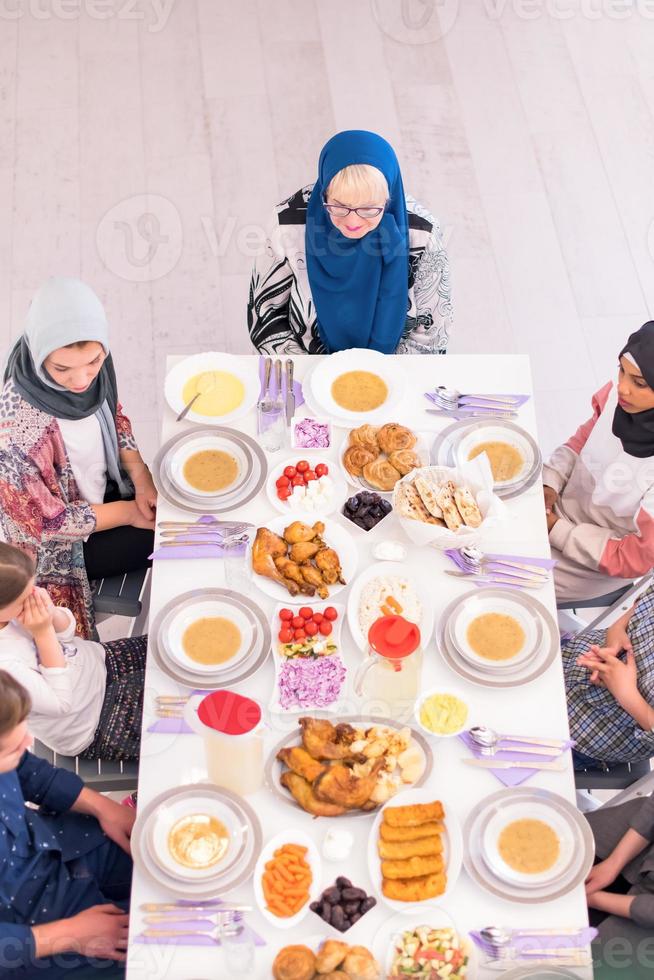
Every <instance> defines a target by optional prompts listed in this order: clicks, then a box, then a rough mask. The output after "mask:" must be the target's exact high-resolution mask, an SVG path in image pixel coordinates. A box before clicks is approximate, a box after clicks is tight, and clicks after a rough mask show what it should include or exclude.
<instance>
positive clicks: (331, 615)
mask: <svg viewBox="0 0 654 980" xmlns="http://www.w3.org/2000/svg"><path fill="white" fill-rule="evenodd" d="M323 616H324V617H325V619H328V620H329V621H330V622H331V623H333V622H334V620H335V619H338V613H337V612H336V610H335V609H334V607H333V606H327V608H326V609H324V610H323Z"/></svg>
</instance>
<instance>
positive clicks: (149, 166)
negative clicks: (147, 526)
mask: <svg viewBox="0 0 654 980" xmlns="http://www.w3.org/2000/svg"><path fill="white" fill-rule="evenodd" d="M650 7H651V4H647V3H642V4H641V3H635V2H634V3H633V4H631V5H629V4H624V3H615V2H612V0H555V2H552V0H548V2H545V0H543V3H542V5H540V6H539V4H538V3H534V2H533V0H528V2H527V0H275V2H271V0H134V2H133V0H110V2H109V3H106V2H104V0H103V2H102V3H98V2H96V0H78V2H77V4H75V3H71V2H69V0H67V2H66V3H59V2H56V0H38V2H37V0H16V2H14V3H12V4H4V5H3V8H2V12H0V216H1V220H0V268H1V269H2V276H1V277H0V324H1V325H2V326H1V327H0V330H1V332H0V347H2V351H3V352H4V350H5V349H6V347H7V345H8V344H9V342H10V341H11V340H12V338H15V337H16V336H17V335H18V334H19V333H20V331H21V329H22V324H23V320H24V317H25V313H26V310H27V306H28V303H29V300H30V297H31V296H32V294H33V292H34V290H35V288H36V287H37V286H38V284H39V283H40V282H41V281H42V280H43V278H44V277H46V276H48V275H51V274H53V273H59V274H72V275H79V276H82V277H83V278H84V279H86V280H87V281H88V282H89V283H90V284H91V285H92V286H93V287H94V288H95V289H96V290H97V291H98V292H99V294H100V295H101V296H102V298H103V300H104V302H105V303H106V306H107V309H108V311H109V315H110V318H111V325H112V335H113V347H114V352H115V359H116V361H117V363H118V367H119V379H120V388H121V397H122V400H123V402H124V404H125V406H126V408H127V410H128V412H129V414H130V415H131V416H132V418H133V419H134V421H135V425H136V429H137V435H138V436H139V437H140V440H141V442H142V444H143V446H144V447H145V449H146V452H147V453H148V454H151V453H152V451H153V449H154V447H155V445H156V439H157V432H158V424H157V422H156V418H157V399H158V398H159V397H160V392H161V388H162V384H161V381H162V367H163V363H164V357H165V355H166V353H168V352H170V351H197V350H202V349H207V348H214V349H215V348H218V349H224V350H228V351H236V352H246V351H248V350H249V342H248V337H247V331H246V326H245V303H246V293H247V283H248V273H249V268H250V265H251V261H252V258H251V256H252V251H253V248H255V247H256V242H257V241H258V240H259V238H260V236H261V230H262V228H265V226H266V224H267V220H268V215H269V213H270V208H271V206H272V204H273V203H274V202H275V201H277V200H279V199H281V198H282V197H284V196H286V195H288V194H289V193H291V192H292V191H294V190H295V189H296V188H297V187H299V186H300V185H301V184H303V183H307V182H309V181H311V180H313V179H314V177H315V172H316V166H317V158H318V153H319V151H320V148H321V146H322V144H323V142H324V141H325V140H326V139H327V138H328V137H329V136H330V135H331V134H333V133H334V132H336V131H337V130H340V129H345V128H351V127H359V128H367V129H373V130H377V131H378V132H380V133H382V134H383V135H384V136H386V137H387V138H388V139H389V140H390V141H391V142H392V143H393V145H394V146H395V147H396V149H397V151H398V154H399V157H400V161H401V164H402V169H403V174H404V183H405V187H406V188H407V189H408V190H410V191H411V192H412V193H413V194H415V195H416V196H417V197H418V198H419V199H421V200H422V201H424V202H425V204H427V205H428V206H429V207H430V208H431V209H432V210H433V211H434V212H435V213H436V214H437V215H438V216H439V218H440V220H441V223H442V225H443V227H444V229H445V232H446V236H447V241H448V247H449V251H450V256H451V265H452V279H453V289H454V300H455V307H456V329H455V334H454V338H453V342H452V348H451V349H452V350H453V351H454V352H457V353H461V352H467V351H479V350H484V351H488V352H503V351H510V352H514V351H515V352H524V351H526V352H528V353H529V354H531V356H532V366H533V372H534V375H535V382H536V388H537V392H538V411H539V419H540V427H541V437H542V442H543V446H544V448H546V449H549V448H550V447H552V446H553V445H554V444H555V443H556V442H557V441H558V440H560V439H561V438H563V437H564V436H566V435H567V434H568V433H569V431H570V430H571V429H572V428H574V426H575V425H576V423H577V422H578V421H580V420H581V419H582V418H585V417H586V415H587V414H588V404H589V398H590V394H591V392H592V391H594V390H595V388H597V387H599V385H600V384H601V383H603V382H604V381H605V380H606V379H607V378H608V377H610V376H611V375H612V374H613V371H614V366H615V363H616V359H617V354H618V351H619V349H620V348H621V346H622V344H623V342H624V339H625V338H626V335H627V334H628V333H629V332H631V331H632V330H633V329H636V328H637V327H638V326H639V325H640V324H641V323H642V322H643V321H644V320H645V319H647V318H648V314H649V315H650V316H651V315H652V314H653V313H654V224H653V222H654V19H652V12H651V11H649V8H650ZM80 10H81V13H80ZM12 11H15V14H14V15H13V16H11V17H10V13H11V12H12ZM76 11H77V14H76ZM548 11H549V12H548ZM62 12H63V13H66V12H68V16H67V17H65V18H63V17H62V16H61V13H62ZM648 14H649V16H648ZM99 16H102V17H103V19H99ZM439 18H440V19H439Z"/></svg>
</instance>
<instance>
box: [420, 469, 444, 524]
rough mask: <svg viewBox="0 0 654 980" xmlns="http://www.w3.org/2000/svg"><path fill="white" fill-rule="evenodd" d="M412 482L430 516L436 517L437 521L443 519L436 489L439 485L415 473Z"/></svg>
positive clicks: (437, 489)
mask: <svg viewBox="0 0 654 980" xmlns="http://www.w3.org/2000/svg"><path fill="white" fill-rule="evenodd" d="M413 484H414V486H415V488H416V490H417V491H418V493H419V494H420V498H421V500H422V502H423V504H424V505H425V507H426V508H427V510H428V511H429V513H430V514H431V516H432V517H437V518H438V519H439V521H442V520H443V509H442V507H440V506H439V504H438V499H437V498H438V491H439V490H440V487H439V486H438V484H436V483H433V482H432V481H431V480H427V479H426V478H425V477H424V476H421V475H420V474H416V477H415V479H414V481H413Z"/></svg>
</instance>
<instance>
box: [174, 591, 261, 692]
mask: <svg viewBox="0 0 654 980" xmlns="http://www.w3.org/2000/svg"><path fill="white" fill-rule="evenodd" d="M212 617H221V618H223V619H229V620H231V622H232V623H234V625H235V626H236V627H237V628H238V630H239V632H240V634H241V645H240V646H239V648H238V650H237V652H236V653H235V654H234V656H233V657H231V658H230V659H229V660H226V661H225V663H224V664H201V663H198V662H197V661H196V660H192V659H191V657H189V656H188V655H187V653H186V652H185V650H184V645H183V643H182V639H183V636H184V633H185V631H186V630H187V629H188V628H189V626H191V624H192V623H195V622H196V621H197V620H198V619H203V618H212ZM166 646H167V649H168V651H169V653H170V654H171V656H172V657H173V659H174V660H175V661H176V662H177V663H178V664H180V665H181V666H182V667H184V668H185V669H186V670H189V671H191V673H194V674H216V673H220V672H221V670H232V669H233V668H234V667H235V666H236V665H237V664H238V663H239V661H240V660H242V659H243V657H244V656H245V655H246V654H247V653H248V651H250V650H251V649H252V623H251V622H250V621H249V620H248V619H247V617H246V616H245V614H244V613H243V612H242V611H241V610H240V609H239V608H238V606H235V605H234V604H233V603H230V602H222V601H220V600H219V599H203V600H199V601H198V602H196V603H193V604H191V605H187V606H185V607H184V608H183V609H180V610H179V612H177V613H175V614H174V615H173V617H172V619H171V621H170V623H169V626H168V632H167V636H166Z"/></svg>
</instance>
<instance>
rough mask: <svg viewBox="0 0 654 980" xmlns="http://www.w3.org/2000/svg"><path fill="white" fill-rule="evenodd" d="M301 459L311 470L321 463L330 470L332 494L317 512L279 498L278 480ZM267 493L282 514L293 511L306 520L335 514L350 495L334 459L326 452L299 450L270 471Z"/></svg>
mask: <svg viewBox="0 0 654 980" xmlns="http://www.w3.org/2000/svg"><path fill="white" fill-rule="evenodd" d="M301 459H306V461H307V462H308V463H310V464H311V469H315V468H316V466H317V465H318V464H319V463H325V464H326V466H327V467H328V468H329V473H328V476H329V479H330V480H331V481H332V484H333V487H332V494H331V497H330V498H329V500H328V501H327V502H326V503H321V504H319V505H318V507H317V509H316V510H309V509H308V508H306V509H305V507H304V506H303V505H302V503H300V502H298V501H296V500H290V499H289V500H280V498H279V497H278V496H277V486H276V483H277V480H278V479H279V477H280V476H282V475H283V473H284V470H285V469H286V467H287V466H295V464H296V463H297V462H298V461H299V460H301ZM313 482H316V481H313ZM266 493H267V495H268V500H269V501H270V503H271V504H272V505H273V507H274V508H275V510H278V511H279V513H280V514H290V513H291V512H292V511H297V512H298V513H302V514H305V520H306V519H307V518H312V517H313V515H314V514H315V515H317V516H318V517H319V516H320V515H321V514H323V515H325V514H333V513H334V511H335V510H338V509H339V508H341V507H342V506H343V504H344V503H345V501H346V499H347V495H348V489H347V483H346V482H345V480H344V479H343V476H342V474H341V472H340V470H339V467H338V466H337V464H336V463H335V462H334V460H333V459H329V458H328V456H327V455H326V451H325V450H320V449H298V450H296V452H294V453H293V455H292V456H288V457H287V458H286V459H283V460H282V461H281V462H280V463H278V464H277V466H275V467H274V468H273V469H272V470H271V471H270V473H269V474H268V479H267V480H266ZM321 499H322V498H321ZM314 520H315V518H314ZM308 523H309V524H311V523H313V520H309V521H308Z"/></svg>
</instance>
